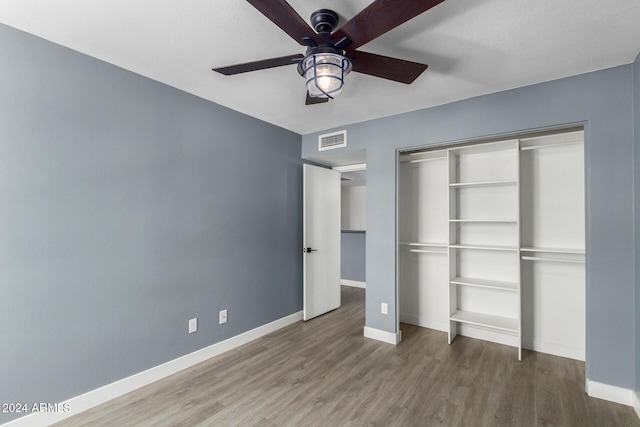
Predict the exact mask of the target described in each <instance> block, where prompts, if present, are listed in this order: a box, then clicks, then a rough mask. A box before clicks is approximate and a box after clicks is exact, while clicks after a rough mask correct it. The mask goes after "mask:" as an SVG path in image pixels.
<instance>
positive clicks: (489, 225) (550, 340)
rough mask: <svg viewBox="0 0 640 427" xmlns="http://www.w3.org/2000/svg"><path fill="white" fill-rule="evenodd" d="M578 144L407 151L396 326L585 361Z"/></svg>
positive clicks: (577, 139) (547, 140)
mask: <svg viewBox="0 0 640 427" xmlns="http://www.w3.org/2000/svg"><path fill="white" fill-rule="evenodd" d="M583 135H584V134H583V131H582V130H574V131H570V132H567V131H565V132H556V133H554V134H548V135H537V136H535V137H534V136H532V137H526V138H519V139H510V140H500V141H494V142H483V143H478V144H466V145H463V146H453V147H450V148H446V149H436V150H423V151H415V152H410V153H401V154H400V157H399V161H400V168H399V198H398V214H399V216H398V218H399V224H398V231H399V242H398V247H399V271H398V273H399V274H398V276H399V294H400V310H399V311H400V321H401V322H405V323H411V324H415V325H419V326H423V327H428V328H433V329H438V330H442V331H446V332H447V333H448V341H449V343H452V342H453V340H454V339H455V337H456V336H457V335H458V334H460V335H465V336H469V337H474V338H480V339H485V340H489V341H494V342H498V343H502V344H507V345H511V346H514V347H516V348H517V349H518V359H521V357H522V348H523V347H524V348H528V349H533V350H536V351H542V352H547V353H551V354H557V355H561V356H565V357H572V358H575V359H581V360H584V336H585V324H584V318H585V298H584V258H585V257H584V255H585V250H584V171H583V164H584V157H583V156H584V155H583V139H584V136H583ZM444 255H446V256H444Z"/></svg>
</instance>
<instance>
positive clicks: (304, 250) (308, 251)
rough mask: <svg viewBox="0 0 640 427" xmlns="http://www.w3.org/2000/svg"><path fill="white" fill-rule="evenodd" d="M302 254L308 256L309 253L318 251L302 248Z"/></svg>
mask: <svg viewBox="0 0 640 427" xmlns="http://www.w3.org/2000/svg"><path fill="white" fill-rule="evenodd" d="M302 252H304V253H307V254H308V253H310V252H318V250H317V249H311V248H303V249H302Z"/></svg>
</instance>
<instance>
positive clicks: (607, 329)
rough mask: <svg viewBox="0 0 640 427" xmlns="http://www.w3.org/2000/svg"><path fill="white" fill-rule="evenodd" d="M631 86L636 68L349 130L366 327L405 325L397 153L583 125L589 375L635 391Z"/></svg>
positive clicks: (309, 150) (312, 149) (309, 138)
mask: <svg viewBox="0 0 640 427" xmlns="http://www.w3.org/2000/svg"><path fill="white" fill-rule="evenodd" d="M427 73H428V72H427ZM425 78H428V75H425ZM632 84H633V67H632V66H631V65H627V66H621V67H616V68H612V69H607V70H603V71H599V72H593V73H589V74H584V75H580V76H575V77H571V78H566V79H561V80H556V81H551V82H547V83H543V84H538V85H532V86H528V87H523V88H519V89H514V90H509V91H505V92H501V93H496V94H492V95H487V96H481V97H476V98H472V99H467V100H464V101H459V102H455V103H451V104H447V105H443V106H439V107H434V108H429V109H425V110H420V111H414V112H411V113H407V114H402V115H398V116H394V117H388V118H383V119H379V120H372V121H368V122H364V123H358V124H352V125H349V126H346V127H344V128H346V129H347V130H348V134H349V145H348V147H347V148H344V149H342V150H346V151H351V150H362V149H366V151H367V271H366V274H367V298H366V324H367V326H369V327H372V328H376V329H380V330H383V331H388V332H396V331H397V329H398V326H399V324H398V318H397V312H396V308H397V287H396V195H397V194H396V165H397V162H396V151H397V150H398V149H403V148H409V147H417V146H426V145H438V144H443V143H447V142H454V141H465V140H473V139H478V138H483V137H492V136H498V135H506V134H513V133H515V132H520V131H526V130H532V129H544V128H551V127H558V126H565V125H567V124H584V125H585V128H586V143H585V173H586V181H585V183H586V192H587V194H586V203H587V206H586V215H587V217H586V219H587V224H586V226H587V230H586V249H587V260H586V270H587V271H586V277H587V285H586V286H587V337H586V338H587V349H586V355H587V372H586V374H587V378H589V379H590V380H593V381H598V382H601V383H605V384H611V385H615V386H619V387H624V388H627V389H632V388H634V385H635V360H636V359H635V353H636V346H635V338H636V337H635V331H634V329H635V328H634V325H635V318H634V305H635V303H634V270H635V265H634V252H633V250H634V234H633V230H634V228H633V227H634V216H633V203H634V201H633V200H634V190H633V183H634V180H633V169H634V161H633V154H634V153H633V149H634V140H633V130H634V119H633V88H632ZM336 102H338V103H339V102H340V101H339V100H337V101H336ZM339 129H343V128H342V127H341V128H339ZM336 130H337V129H336ZM326 131H330V130H329V129H328V130H324V131H322V132H318V133H314V134H308V135H304V136H303V146H302V155H303V157H304V158H316V159H318V158H320V157H321V153H318V151H317V142H316V141H317V136H318V134H319V133H324V132H326ZM373 195H375V197H374V196H373ZM381 302H387V303H389V315H383V314H381V313H380V310H379V307H380V303H381ZM443 345H446V344H445V343H443Z"/></svg>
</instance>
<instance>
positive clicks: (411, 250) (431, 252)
mask: <svg viewBox="0 0 640 427" xmlns="http://www.w3.org/2000/svg"><path fill="white" fill-rule="evenodd" d="M409 252H417V253H421V254H443V255H446V254H447V253H446V252H445V251H427V250H424V249H409Z"/></svg>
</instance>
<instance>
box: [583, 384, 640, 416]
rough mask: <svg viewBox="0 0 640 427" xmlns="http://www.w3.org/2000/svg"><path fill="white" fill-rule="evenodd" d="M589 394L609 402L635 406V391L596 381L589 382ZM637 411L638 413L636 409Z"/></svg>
mask: <svg viewBox="0 0 640 427" xmlns="http://www.w3.org/2000/svg"><path fill="white" fill-rule="evenodd" d="M586 389H587V394H588V395H589V396H590V397H595V398H598V399H603V400H608V401H609V402H614V403H620V404H622V405H627V406H633V397H632V396H633V395H634V394H635V393H634V392H633V390H629V389H628V388H622V387H617V386H614V385H609V384H603V383H599V382H596V381H591V380H587V387H586ZM636 411H638V410H637V409H636Z"/></svg>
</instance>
